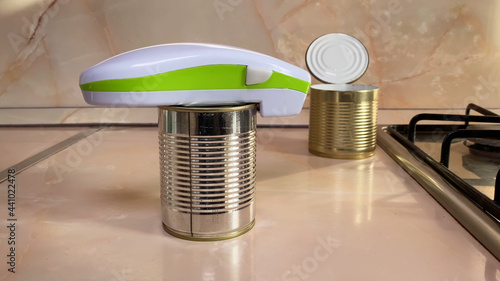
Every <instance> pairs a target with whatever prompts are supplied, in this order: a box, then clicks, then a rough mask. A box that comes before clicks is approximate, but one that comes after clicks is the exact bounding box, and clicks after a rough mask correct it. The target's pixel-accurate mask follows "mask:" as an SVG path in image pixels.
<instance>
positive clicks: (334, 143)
mask: <svg viewBox="0 0 500 281" xmlns="http://www.w3.org/2000/svg"><path fill="white" fill-rule="evenodd" d="M368 61H369V60H368V52H367V50H366V48H365V47H364V46H363V44H362V43H361V42H360V41H358V40H357V39H356V38H354V37H351V36H349V35H346V34H341V33H332V34H326V35H324V36H321V37H319V38H317V39H316V40H314V41H313V42H312V43H311V45H310V46H309V48H308V50H307V54H306V63H307V67H308V69H309V71H310V72H311V73H312V75H313V76H314V77H316V78H317V79H318V80H320V81H322V82H325V83H328V84H318V85H313V86H311V93H310V94H311V97H310V98H311V107H310V116H309V152H311V153H312V154H315V155H318V156H321V157H328V158H339V159H362V158H367V157H370V156H372V155H374V153H375V147H376V127H377V111H378V96H379V89H378V87H376V86H370V85H359V84H349V83H352V82H354V81H355V80H357V79H358V78H360V77H361V76H362V75H363V74H364V73H365V71H366V69H367V68H368Z"/></svg>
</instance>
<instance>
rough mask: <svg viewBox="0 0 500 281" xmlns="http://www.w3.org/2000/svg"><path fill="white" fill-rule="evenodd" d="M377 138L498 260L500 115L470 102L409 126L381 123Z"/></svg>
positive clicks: (422, 116) (424, 116)
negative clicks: (462, 109) (458, 111)
mask: <svg viewBox="0 0 500 281" xmlns="http://www.w3.org/2000/svg"><path fill="white" fill-rule="evenodd" d="M473 112H475V114H471V113H473ZM424 122H425V124H421V125H417V124H418V123H424ZM429 123H432V124H429ZM377 137H378V141H377V142H378V144H379V145H380V147H382V148H383V149H384V150H385V151H386V152H387V153H388V154H389V155H390V156H391V157H392V158H393V159H394V160H395V161H396V162H397V163H398V164H399V165H400V166H402V167H403V168H404V169H405V170H406V171H407V172H408V173H409V174H410V175H411V176H412V177H413V178H414V179H415V180H416V181H417V182H418V183H419V184H420V185H421V186H422V187H423V188H424V189H425V190H426V191H427V192H428V193H429V194H430V195H431V196H432V197H434V199H436V200H437V201H438V202H439V203H440V204H441V205H442V206H443V208H445V209H446V210H447V211H448V212H449V213H450V214H451V215H452V216H453V217H454V218H455V219H456V220H457V221H458V222H459V223H460V224H461V225H462V226H463V227H464V228H465V229H467V230H468V231H469V233H470V234H471V235H473V236H474V237H475V238H476V239H477V240H478V241H479V242H480V243H482V244H483V246H485V247H486V248H487V249H488V250H489V251H490V252H491V253H492V254H493V255H494V256H495V257H496V258H497V259H500V243H499V241H500V188H496V187H498V186H500V179H499V177H498V174H499V173H500V116H499V115H497V114H495V113H493V112H491V111H489V110H487V109H485V108H482V107H480V106H478V105H475V104H469V105H468V106H467V108H466V111H465V114H463V115H456V114H426V113H423V114H418V115H416V116H414V117H413V118H412V119H411V121H410V123H409V124H408V125H389V126H379V127H378V132H377Z"/></svg>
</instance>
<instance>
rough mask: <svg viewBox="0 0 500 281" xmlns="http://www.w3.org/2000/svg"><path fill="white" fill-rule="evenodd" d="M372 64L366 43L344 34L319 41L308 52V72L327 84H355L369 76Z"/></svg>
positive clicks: (331, 34) (320, 38)
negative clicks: (367, 71) (367, 70)
mask: <svg viewBox="0 0 500 281" xmlns="http://www.w3.org/2000/svg"><path fill="white" fill-rule="evenodd" d="M368 61H369V59H368V52H367V51H366V48H365V46H364V45H363V43H361V42H360V41H359V40H358V39H356V38H354V37H352V36H349V35H347V34H342V33H330V34H326V35H323V36H321V37H318V38H316V39H315V40H314V41H313V42H312V43H311V45H309V48H308V49H307V52H306V65H307V68H308V69H309V71H310V72H311V74H312V75H313V76H314V77H315V78H316V79H318V80H320V81H322V82H324V83H334V84H346V83H352V82H354V81H356V80H358V79H359V78H360V77H361V76H362V75H363V74H364V73H365V71H366V69H367V68H368Z"/></svg>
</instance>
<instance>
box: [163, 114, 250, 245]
mask: <svg viewBox="0 0 500 281" xmlns="http://www.w3.org/2000/svg"><path fill="white" fill-rule="evenodd" d="M256 112H257V109H256V106H255V105H242V106H226V107H199V108H194V107H177V106H166V107H160V108H159V143H160V174H161V205H162V220H163V226H164V229H165V230H166V231H167V232H168V233H170V234H172V235H174V236H177V237H180V238H184V239H190V240H222V239H227V238H231V237H235V236H238V235H240V234H242V233H245V232H246V231H248V230H249V229H251V228H252V226H253V224H254V215H255V211H254V195H255V176H256V167H255V165H256V154H255V148H256V142H255V129H256Z"/></svg>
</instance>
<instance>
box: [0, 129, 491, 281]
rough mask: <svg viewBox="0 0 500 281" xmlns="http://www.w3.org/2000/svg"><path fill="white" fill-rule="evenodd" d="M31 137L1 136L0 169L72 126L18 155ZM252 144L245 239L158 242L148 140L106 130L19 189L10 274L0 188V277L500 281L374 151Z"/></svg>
mask: <svg viewBox="0 0 500 281" xmlns="http://www.w3.org/2000/svg"><path fill="white" fill-rule="evenodd" d="M9 130H10V131H9ZM30 130H31V131H30V132H29V133H27V132H24V131H22V130H20V131H19V130H18V131H16V130H12V129H0V147H2V148H7V147H8V149H2V156H1V157H2V159H3V160H2V167H4V168H5V167H6V166H8V165H10V164H14V163H15V162H16V161H20V160H19V159H21V158H23V157H27V156H29V155H28V154H31V153H32V152H33V151H34V150H37V149H38V150H41V149H43V148H46V147H48V146H49V145H50V143H49V142H55V141H57V140H59V138H58V137H57V136H65V137H67V136H68V134H69V135H71V134H72V133H76V132H78V131H80V130H81V128H80V129H74V131H70V129H60V131H59V132H57V133H54V135H53V136H54V137H46V138H45V139H44V137H42V138H41V139H40V141H39V142H38V143H36V141H34V142H33V143H36V144H33V143H32V144H30V145H25V144H24V143H20V142H19V140H20V139H26V138H27V137H26V136H33V137H32V138H38V137H39V136H42V135H44V134H45V135H48V134H47V132H48V131H46V129H42V128H32V129H30ZM51 130H56V129H54V128H52V129H51ZM17 134H19V135H17ZM51 134H52V132H51ZM57 134H59V135H57ZM257 135H258V136H257V139H258V145H257V195H256V201H255V202H256V224H255V227H254V228H253V229H252V230H251V231H250V232H248V233H246V234H244V235H242V236H240V237H237V238H233V239H230V240H225V241H219V242H192V241H185V240H181V239H178V238H174V237H172V236H170V235H168V234H166V233H165V232H164V231H163V229H162V226H161V217H160V183H159V168H158V144H157V140H158V138H157V130H156V128H152V127H151V128H105V129H103V130H101V131H98V132H96V133H94V134H93V135H90V136H89V137H87V138H86V139H83V140H82V141H80V142H78V143H76V144H74V145H72V146H70V147H69V148H67V149H65V150H63V151H61V152H59V153H57V154H55V155H53V156H51V157H49V158H47V159H45V160H43V161H41V162H39V163H38V164H36V165H34V166H32V167H30V168H28V169H27V170H25V171H23V172H21V173H20V174H18V175H16V178H15V180H16V182H15V183H16V189H17V190H16V209H15V217H16V218H17V221H16V236H15V239H16V240H15V241H16V245H15V246H16V268H15V270H16V273H11V272H8V271H7V269H8V265H7V264H6V262H7V257H6V255H7V254H9V252H8V247H9V246H8V245H7V243H6V242H7V241H8V240H7V239H8V237H9V234H8V232H7V231H5V229H6V226H7V225H8V223H7V219H8V210H7V192H6V190H7V185H8V182H3V183H1V184H0V186H1V187H2V190H4V192H2V194H0V202H1V203H0V206H2V208H0V219H1V224H3V225H2V229H3V231H1V233H0V245H1V247H0V255H1V256H2V267H1V269H2V271H1V272H0V277H1V278H2V280H51V281H57V280H101V281H132V280H207V281H208V280H256V281H259V280H384V281H389V280H442V281H445V280H449V281H459V280H460V281H461V280H498V279H500V263H499V262H498V261H497V260H496V259H495V258H494V257H493V256H492V255H491V254H490V253H489V252H488V251H487V250H485V249H484V248H483V246H482V245H481V244H479V243H478V242H477V241H476V240H475V239H474V238H473V237H472V236H471V235H470V234H469V233H468V232H467V231H466V230H464V229H463V228H462V227H461V226H460V225H459V224H458V223H457V222H456V221H455V219H453V217H451V216H450V215H449V214H448V213H447V212H446V211H445V210H444V209H443V208H442V207H441V206H440V205H439V204H438V203H437V202H436V201H435V200H434V199H432V198H431V197H430V196H429V195H428V194H427V193H426V192H425V190H424V189H423V188H422V187H420V185H418V184H417V183H416V182H415V181H414V180H413V179H412V178H411V177H410V176H409V175H407V174H406V173H405V172H404V171H403V170H402V169H401V168H400V167H399V166H398V165H397V164H396V163H395V162H394V161H393V160H392V159H391V158H390V157H389V156H388V155H387V154H386V153H385V152H384V151H383V150H381V149H380V148H377V151H376V154H375V156H374V157H372V158H368V159H363V160H334V159H326V158H320V157H317V156H313V155H311V154H309V153H308V151H307V129H290V128H259V129H258V134H257ZM7 136H8V137H7ZM44 140H47V141H46V142H44ZM28 152H29V153H28Z"/></svg>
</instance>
